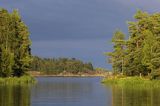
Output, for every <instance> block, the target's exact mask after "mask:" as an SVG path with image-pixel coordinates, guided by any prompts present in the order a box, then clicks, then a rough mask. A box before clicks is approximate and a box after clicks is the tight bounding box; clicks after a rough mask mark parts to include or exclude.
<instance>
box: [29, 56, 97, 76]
mask: <svg viewBox="0 0 160 106" xmlns="http://www.w3.org/2000/svg"><path fill="white" fill-rule="evenodd" d="M31 70H32V71H40V72H42V73H44V74H60V73H72V74H78V73H89V72H93V71H94V68H93V65H92V63H90V62H88V63H84V62H82V61H80V60H78V59H75V58H71V59H70V58H58V59H56V58H40V57H38V56H34V57H33V61H32V64H31Z"/></svg>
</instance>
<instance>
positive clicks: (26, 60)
mask: <svg viewBox="0 0 160 106" xmlns="http://www.w3.org/2000/svg"><path fill="white" fill-rule="evenodd" d="M0 26H1V27H0V77H13V76H18V77H19V76H22V75H24V74H25V72H26V71H28V70H29V69H30V63H31V61H32V57H31V49H30V45H31V40H30V38H29V31H28V28H27V26H26V25H25V23H24V22H23V21H22V19H21V17H20V15H19V13H18V11H17V10H13V12H11V13H9V12H8V11H7V10H6V9H2V8H1V9H0Z"/></svg>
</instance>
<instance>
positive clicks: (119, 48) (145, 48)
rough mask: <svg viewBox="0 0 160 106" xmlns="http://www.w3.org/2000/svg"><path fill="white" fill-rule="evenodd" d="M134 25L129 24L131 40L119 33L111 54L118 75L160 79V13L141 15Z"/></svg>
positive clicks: (132, 23) (115, 37)
mask: <svg viewBox="0 0 160 106" xmlns="http://www.w3.org/2000/svg"><path fill="white" fill-rule="evenodd" d="M134 19H135V20H134V21H131V22H128V32H129V35H128V36H129V38H128V39H126V36H125V34H124V33H123V32H122V31H120V30H117V31H115V33H114V35H113V38H112V42H113V51H112V52H108V53H107V56H108V57H109V63H111V64H112V67H113V70H114V73H122V74H123V75H127V76H137V75H144V76H146V75H151V76H152V77H156V76H159V75H160V13H153V14H149V13H147V12H143V11H140V10H139V11H137V13H136V14H135V15H134Z"/></svg>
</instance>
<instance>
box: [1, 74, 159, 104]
mask: <svg viewBox="0 0 160 106" xmlns="http://www.w3.org/2000/svg"><path fill="white" fill-rule="evenodd" d="M37 80H38V83H37V84H36V85H34V86H26V85H25V86H0V106H160V89H147V88H146V89H140V88H127V89H126V88H119V87H114V86H112V87H109V86H105V85H103V84H101V83H100V81H101V78H100V77H94V78H89V77H84V78H82V77H78V78H77V77H38V78H37Z"/></svg>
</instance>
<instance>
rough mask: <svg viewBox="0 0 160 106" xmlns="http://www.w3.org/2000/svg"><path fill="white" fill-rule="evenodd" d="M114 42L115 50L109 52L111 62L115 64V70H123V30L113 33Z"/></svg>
mask: <svg viewBox="0 0 160 106" xmlns="http://www.w3.org/2000/svg"><path fill="white" fill-rule="evenodd" d="M112 42H113V44H114V46H113V48H114V51H113V52H109V53H107V55H108V56H109V62H110V63H111V64H112V65H113V70H114V72H115V73H116V72H122V71H123V67H122V66H123V59H124V48H125V35H124V34H123V33H122V32H121V31H119V30H118V31H116V32H115V33H114V35H113V38H112Z"/></svg>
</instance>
